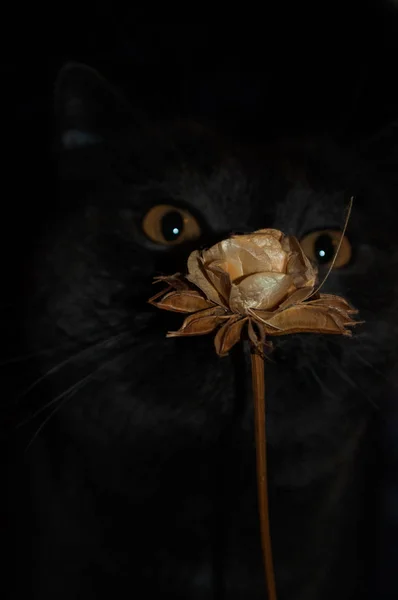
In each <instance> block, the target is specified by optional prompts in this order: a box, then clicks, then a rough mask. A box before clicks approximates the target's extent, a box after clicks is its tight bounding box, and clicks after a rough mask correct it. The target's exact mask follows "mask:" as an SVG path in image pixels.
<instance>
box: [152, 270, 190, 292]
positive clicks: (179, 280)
mask: <svg viewBox="0 0 398 600" xmlns="http://www.w3.org/2000/svg"><path fill="white" fill-rule="evenodd" d="M153 283H167V284H168V285H169V286H170V287H171V288H173V289H175V290H189V289H190V288H191V286H190V284H189V283H188V281H187V280H186V278H185V277H184V276H183V275H181V273H174V275H158V276H157V277H155V278H154V280H153Z"/></svg>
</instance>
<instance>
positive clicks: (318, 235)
mask: <svg viewBox="0 0 398 600" xmlns="http://www.w3.org/2000/svg"><path fill="white" fill-rule="evenodd" d="M340 237H341V231H337V230H334V229H325V230H323V231H314V232H312V233H308V234H307V235H305V236H304V237H303V238H302V239H301V241H300V244H301V247H302V248H303V250H304V252H305V254H306V255H307V256H308V258H309V259H310V260H312V261H313V262H316V263H318V264H319V265H329V264H330V263H331V262H332V260H333V257H334V255H335V253H336V250H337V246H338V244H339V241H340ZM351 254H352V250H351V244H350V242H349V241H348V239H347V237H346V236H344V238H343V241H342V243H341V247H340V250H339V254H338V256H337V258H336V262H335V263H334V265H333V268H334V269H339V268H340V267H344V266H345V265H347V264H348V263H349V262H350V260H351Z"/></svg>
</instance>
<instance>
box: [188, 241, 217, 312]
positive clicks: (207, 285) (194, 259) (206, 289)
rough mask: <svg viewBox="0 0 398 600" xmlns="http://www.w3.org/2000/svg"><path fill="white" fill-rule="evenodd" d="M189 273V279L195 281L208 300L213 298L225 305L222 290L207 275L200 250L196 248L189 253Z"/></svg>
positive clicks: (213, 300)
mask: <svg viewBox="0 0 398 600" xmlns="http://www.w3.org/2000/svg"><path fill="white" fill-rule="evenodd" d="M188 273H189V274H188V275H187V279H188V281H190V282H191V283H194V284H195V285H196V286H197V287H198V288H199V289H201V290H202V292H203V293H204V294H205V296H206V297H207V298H208V300H211V301H212V302H214V303H215V304H220V305H221V306H224V305H225V303H224V301H223V298H222V296H221V294H220V292H219V291H218V290H217V289H216V288H215V287H214V285H213V283H212V282H211V281H210V280H209V278H208V277H207V275H206V271H205V269H204V266H203V261H202V257H201V253H200V252H199V250H194V251H193V252H191V254H190V255H189V258H188Z"/></svg>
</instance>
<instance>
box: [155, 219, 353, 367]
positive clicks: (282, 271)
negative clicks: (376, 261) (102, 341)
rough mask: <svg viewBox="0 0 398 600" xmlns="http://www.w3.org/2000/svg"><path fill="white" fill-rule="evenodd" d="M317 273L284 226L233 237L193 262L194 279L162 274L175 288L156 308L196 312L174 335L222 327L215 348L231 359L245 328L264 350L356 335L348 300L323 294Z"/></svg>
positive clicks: (190, 271)
mask: <svg viewBox="0 0 398 600" xmlns="http://www.w3.org/2000/svg"><path fill="white" fill-rule="evenodd" d="M316 279H317V271H316V269H315V268H314V267H313V266H312V264H311V263H310V261H309V260H308V258H307V257H306V255H305V254H304V252H303V250H302V248H301V246H300V244H299V242H298V240H297V239H296V238H295V237H293V236H285V235H284V234H283V233H282V232H281V231H278V230H277V229H260V230H258V231H255V232H254V233H252V234H249V235H238V236H232V237H231V238H229V239H226V240H223V241H222V242H220V243H218V244H216V245H215V246H213V247H212V248H210V249H208V250H203V251H199V250H195V251H194V252H192V253H191V255H190V256H189V258H188V274H187V275H186V276H185V277H184V276H182V275H180V274H177V275H173V276H171V277H167V276H166V277H158V278H157V279H156V281H164V282H166V283H167V284H168V285H169V287H168V289H167V290H165V291H163V292H160V293H159V294H157V295H156V296H154V297H153V298H151V300H150V303H152V304H154V305H156V306H157V307H158V308H162V309H165V310H171V311H175V312H181V313H192V314H191V315H190V316H189V317H187V318H186V319H185V321H184V323H183V324H182V327H181V328H180V329H179V330H178V331H174V332H169V333H168V337H177V336H189V335H203V334H206V333H210V332H212V331H214V330H215V329H216V328H217V327H220V326H221V327H220V329H219V331H218V333H217V335H216V337H215V346H216V351H217V353H218V354H219V355H221V356H225V355H226V354H227V353H228V351H229V350H230V349H231V348H232V346H233V345H234V344H235V343H236V342H237V341H239V339H240V336H241V333H242V328H243V326H244V325H245V324H247V325H248V335H249V338H250V340H251V341H252V343H253V344H254V345H255V347H256V348H257V350H258V351H259V352H260V353H262V347H263V344H264V341H265V337H266V336H267V335H271V336H272V335H285V334H289V333H299V332H313V333H331V334H333V333H334V334H343V335H351V331H350V330H349V329H347V327H348V326H351V325H355V324H356V323H357V321H353V320H352V318H351V316H350V315H353V314H355V313H356V312H357V311H356V310H355V309H353V308H352V307H351V306H350V305H349V304H348V302H347V301H346V300H344V298H341V297H339V296H334V295H331V294H320V293H318V292H319V290H316V289H315V284H316Z"/></svg>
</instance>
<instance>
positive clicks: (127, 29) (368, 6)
mask: <svg viewBox="0 0 398 600" xmlns="http://www.w3.org/2000/svg"><path fill="white" fill-rule="evenodd" d="M203 8H205V7H203ZM214 8H215V7H214ZM214 8H213V10H214ZM240 8H241V9H242V7H240ZM260 9H261V10H260ZM21 10H22V9H21ZM219 10H220V16H219V17H217V21H216V16H215V15H211V18H209V19H207V20H205V19H203V20H201V21H200V22H198V21H197V20H196V19H195V20H194V19H191V21H190V22H184V23H180V22H179V23H176V22H174V21H173V22H169V23H152V22H140V21H138V20H137V17H136V15H135V14H134V11H133V9H130V10H127V11H126V9H124V11H123V12H122V11H120V12H119V13H118V12H117V11H116V10H111V9H109V7H108V8H107V10H103V12H101V11H100V10H99V9H98V8H97V9H96V11H97V12H96V13H95V14H91V15H90V16H89V15H88V14H83V13H82V12H80V13H76V14H73V15H68V10H67V8H66V7H62V6H61V7H60V10H59V12H58V13H57V15H49V14H48V13H46V14H44V13H43V14H39V13H35V14H33V13H32V14H30V15H28V14H26V11H25V9H24V10H23V11H22V14H21V15H19V16H17V15H12V16H11V15H10V16H9V17H8V15H6V18H4V21H3V25H6V27H5V30H7V29H8V30H9V31H8V32H7V31H5V35H4V36H3V37H2V39H1V41H0V43H1V49H2V52H1V57H0V69H1V75H2V78H1V82H2V94H1V111H2V146H3V152H2V167H3V168H2V184H3V186H2V194H1V196H2V202H1V213H0V214H1V218H0V239H1V248H0V249H1V256H2V260H1V268H2V277H1V281H2V285H1V286H0V289H1V293H2V296H3V300H2V301H1V302H0V305H1V310H2V313H3V315H2V316H3V317H4V314H5V311H9V312H8V313H6V319H7V321H8V322H9V323H12V321H13V319H17V318H18V309H17V308H15V307H17V306H18V298H20V297H21V294H23V293H24V282H23V281H21V279H20V277H19V273H20V266H21V263H23V261H24V260H25V256H26V253H27V252H29V248H30V246H31V245H32V244H34V234H35V226H36V224H37V223H38V222H39V220H40V219H42V218H43V214H44V212H45V210H46V206H47V205H48V203H51V202H52V201H53V196H54V174H53V172H54V169H53V163H52V160H51V152H50V150H51V139H52V132H53V121H52V93H53V85H54V79H55V77H56V74H57V72H58V70H59V69H60V67H61V66H62V65H63V64H64V63H66V62H68V61H78V62H84V63H87V64H90V65H91V66H93V67H95V68H97V69H98V70H99V71H101V72H102V73H103V74H104V75H105V76H106V77H107V78H108V79H110V80H112V81H113V82H114V83H116V84H118V85H119V86H120V87H122V88H123V89H124V90H125V91H126V92H127V93H128V95H129V96H130V97H131V98H134V97H136V98H137V102H138V103H139V105H140V106H141V107H144V108H145V109H146V110H147V112H148V113H149V114H150V115H154V116H156V117H159V116H166V115H171V114H176V115H189V116H194V117H196V118H202V119H206V120H208V121H211V122H212V123H214V124H215V125H216V126H217V127H218V128H222V129H225V130H226V131H227V132H228V133H229V134H231V135H236V136H238V137H239V138H242V139H248V140H255V141H264V140H269V139H271V138H273V137H275V136H278V135H281V134H283V135H295V134H300V133H309V132H311V133H312V132H313V133H332V134H333V135H335V136H337V137H339V138H340V139H343V140H347V141H350V140H351V139H356V138H358V137H365V136H367V135H369V134H371V133H373V132H375V131H376V130H377V129H378V128H380V127H383V126H385V125H387V124H388V123H390V122H392V121H394V120H396V119H397V118H398V85H397V81H396V80H397V59H398V9H397V12H395V10H394V9H393V5H392V3H390V4H388V3H387V2H383V1H382V0H375V1H374V2H367V3H365V2H362V3H358V4H357V3H354V2H352V1H349V0H346V2H342V3H338V2H329V3H318V4H317V5H313V6H311V7H310V6H309V5H308V4H307V3H305V2H304V3H303V2H300V3H296V5H295V6H294V8H293V7H292V6H289V5H287V4H286V3H284V2H280V3H278V5H277V6H272V7H271V5H264V6H259V8H258V10H257V11H256V12H253V13H251V14H249V13H248V12H246V13H244V12H243V13H242V12H238V13H233V11H232V9H228V10H231V11H232V13H233V14H232V13H231V15H230V16H228V15H226V8H225V7H221V6H220V8H219ZM221 11H223V12H221ZM192 12H193V14H194V15H195V16H199V14H198V13H199V7H195V6H193V7H192ZM220 17H221V18H220ZM6 35H8V36H9V37H6ZM8 315H9V316H8ZM15 332H16V333H15V336H11V338H10V339H7V344H6V346H5V347H4V348H3V349H2V356H3V358H4V359H5V360H8V359H9V358H10V357H12V356H15V355H19V354H21V353H22V350H23V349H21V347H20V337H19V334H18V328H16V329H15ZM19 368H20V367H18V366H16V367H15V366H14V367H12V366H10V365H8V366H7V367H6V369H4V368H3V369H1V367H0V379H1V383H2V386H1V390H2V392H1V393H2V398H1V405H2V410H1V412H0V416H1V427H0V433H1V440H2V441H5V442H6V443H5V444H4V452H2V456H3V457H4V458H5V463H6V468H5V469H4V471H2V472H1V475H2V478H1V482H0V485H4V489H8V493H7V494H1V499H0V503H2V502H3V501H5V503H6V505H5V507H4V510H2V511H1V513H0V514H1V515H2V517H1V518H0V523H1V528H2V529H3V532H5V535H2V540H3V541H4V543H5V545H6V552H7V555H8V557H9V560H10V563H11V564H10V568H9V569H7V572H6V573H8V574H9V575H10V583H11V584H12V582H13V581H14V577H15V576H16V574H18V573H19V576H20V574H21V572H22V573H23V554H24V553H23V551H22V552H19V550H18V551H17V552H15V549H13V544H14V532H15V531H16V528H17V529H18V530H19V532H21V530H22V538H21V533H20V538H19V539H23V528H24V514H25V511H26V508H27V505H26V504H25V502H24V494H25V493H26V490H27V488H26V485H25V480H24V471H23V467H22V464H21V461H20V460H19V454H20V450H21V448H20V446H19V442H18V440H17V441H15V439H14V436H13V433H14V428H15V423H16V420H17V419H18V417H17V416H16V413H15V411H14V410H13V407H12V406H11V407H10V403H9V402H8V395H7V389H9V388H10V386H12V385H13V378H14V377H15V376H17V377H18V375H19V372H18V369H19ZM9 397H10V398H11V397H12V393H11V394H10V396H9ZM397 438H398V432H397ZM397 446H398V441H397ZM3 525H4V528H3ZM389 543H390V544H393V543H394V539H390V542H389ZM395 543H396V541H395ZM1 544H2V541H1V540H0V546H1ZM385 556H386V557H387V562H386V563H385V564H386V568H385V570H384V572H383V576H384V577H385V578H386V582H385V589H386V592H385V594H386V595H383V598H387V597H391V598H393V597H394V598H395V597H396V596H395V595H393V594H394V592H393V591H392V590H393V588H394V586H397V583H396V577H395V567H394V560H393V559H392V558H390V559H388V557H391V556H392V554H391V551H388V552H387V553H386V555H385ZM388 578H390V579H391V583H389V581H388ZM6 581H7V574H6ZM4 585H5V584H4ZM11 589H12V588H11ZM388 590H391V592H390V593H391V596H389V595H388V594H389V592H388ZM0 594H1V587H0ZM372 594H373V592H372ZM10 597H12V598H13V597H14V596H13V592H12V591H11V595H10ZM373 597H374V598H379V597H380V598H381V596H379V595H378V594H377V593H376V594H375V595H373ZM397 597H398V596H397Z"/></svg>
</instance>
